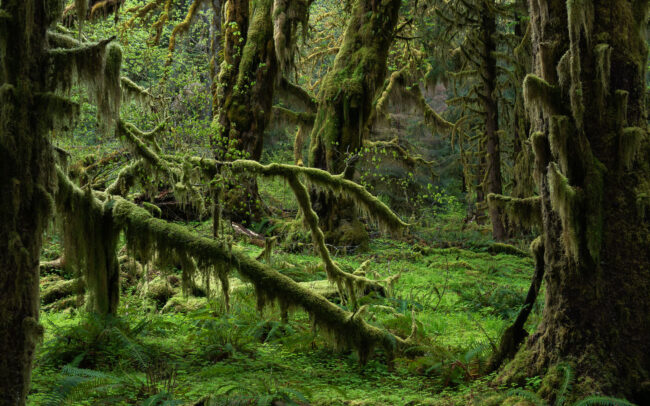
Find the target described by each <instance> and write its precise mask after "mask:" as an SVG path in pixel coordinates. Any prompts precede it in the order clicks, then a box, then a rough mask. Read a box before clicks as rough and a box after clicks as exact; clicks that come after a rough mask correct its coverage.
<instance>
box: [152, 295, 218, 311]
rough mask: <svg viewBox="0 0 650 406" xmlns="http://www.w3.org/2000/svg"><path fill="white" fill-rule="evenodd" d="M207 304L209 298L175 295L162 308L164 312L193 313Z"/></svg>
mask: <svg viewBox="0 0 650 406" xmlns="http://www.w3.org/2000/svg"><path fill="white" fill-rule="evenodd" d="M205 306H207V300H206V299H205V298H199V297H180V296H174V297H172V298H171V299H169V300H168V301H167V303H166V304H165V306H164V307H163V308H162V309H161V312H162V313H191V312H193V311H196V310H199V309H202V308H204V307H205Z"/></svg>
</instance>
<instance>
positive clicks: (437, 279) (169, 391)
mask: <svg viewBox="0 0 650 406" xmlns="http://www.w3.org/2000/svg"><path fill="white" fill-rule="evenodd" d="M190 226H191V227H190V228H191V229H192V230H194V231H195V232H196V233H199V234H209V230H210V224H209V222H206V223H194V224H191V225H190ZM258 226H259V229H260V231H264V227H267V229H268V228H269V226H268V225H261V224H260V225H258ZM442 226H443V225H442V224H441V227H442ZM429 232H431V233H432V232H436V231H435V230H433V231H432V230H429ZM437 232H442V231H437ZM270 233H272V231H271V232H270ZM461 237H463V238H460V239H459V240H458V241H464V243H463V244H458V245H459V247H454V246H452V247H446V248H441V247H436V246H435V245H426V244H424V243H422V242H417V243H414V242H412V241H410V242H407V241H397V240H392V239H385V238H375V239H373V240H372V243H371V245H370V250H369V251H368V252H364V253H356V254H354V255H344V253H343V251H336V250H333V251H332V255H333V256H334V260H335V261H337V262H338V263H339V265H340V267H341V268H342V269H344V270H346V271H349V272H352V271H354V270H355V269H357V268H358V267H359V266H360V265H361V263H363V262H364V261H365V260H367V259H371V264H370V268H369V269H368V271H367V275H368V277H370V278H372V279H384V278H386V277H389V276H394V275H396V274H401V276H400V278H399V280H398V282H397V283H396V284H395V286H394V288H393V292H392V295H391V296H390V297H388V298H385V297H379V296H377V295H375V294H370V295H368V296H366V297H363V298H362V299H361V300H360V303H359V304H360V305H362V306H363V305H367V307H365V313H364V316H363V317H364V318H365V319H366V320H367V321H368V322H369V323H371V324H373V325H376V326H378V327H380V328H384V329H387V330H389V331H391V332H392V333H394V334H396V335H398V336H401V337H403V338H405V337H407V336H408V335H409V334H410V332H411V325H412V319H411V318H412V317H413V316H414V317H415V319H416V324H417V326H418V333H417V338H418V342H419V343H420V345H418V346H414V347H413V348H411V349H409V350H407V351H406V353H404V354H398V356H397V357H396V359H394V360H393V361H392V362H388V361H387V359H386V355H385V354H383V353H382V352H381V351H380V350H378V351H377V352H376V353H375V354H374V356H373V357H372V358H371V360H370V361H369V363H368V364H367V365H365V366H363V367H362V366H360V365H359V363H358V358H357V355H356V353H355V352H351V351H345V350H343V351H342V350H337V349H335V348H332V346H331V345H330V344H329V342H330V341H329V340H328V338H327V337H326V336H324V335H323V334H318V332H316V333H314V332H313V331H312V329H311V328H310V326H311V324H310V321H309V318H308V316H307V314H306V313H304V312H302V311H295V312H293V313H291V314H290V316H289V322H288V323H286V324H285V323H283V322H282V318H281V315H280V312H279V310H278V309H276V308H274V309H269V308H267V309H265V310H264V312H263V313H261V314H260V312H259V311H258V310H257V308H256V305H255V297H254V292H253V289H252V287H250V286H248V285H247V284H244V283H242V282H241V281H239V280H237V279H234V280H233V281H232V282H233V283H232V284H231V286H232V295H231V296H232V297H231V309H230V311H229V312H228V313H226V312H224V307H223V302H222V299H221V297H220V295H219V294H218V292H213V294H212V297H211V298H210V299H208V298H206V297H188V298H184V297H183V296H182V294H181V292H180V290H181V289H180V286H178V285H175V282H176V279H175V278H177V277H178V274H175V273H174V272H178V271H174V270H170V271H167V272H166V273H165V274H158V273H156V271H155V270H150V271H151V272H153V273H154V274H155V275H153V276H150V278H151V279H152V280H156V281H159V280H163V278H166V279H164V280H166V281H167V284H168V285H169V289H170V291H171V294H172V295H173V297H171V298H170V299H169V300H166V302H165V299H156V300H153V299H151V295H146V294H142V293H141V292H139V289H141V288H142V287H141V286H140V287H138V286H137V285H133V286H131V287H125V286H123V296H122V300H121V304H120V308H119V312H118V314H119V317H117V318H114V319H109V320H105V319H101V318H98V317H97V316H91V315H88V314H87V313H85V312H84V311H83V310H82V309H81V308H80V307H78V306H79V300H75V301H72V302H71V303H74V305H73V307H72V308H67V309H65V310H59V311H55V310H50V311H43V312H42V315H41V317H42V321H41V322H42V324H43V325H44V327H45V337H44V341H43V344H42V345H41V346H40V349H39V352H38V356H37V359H36V363H35V370H34V378H33V385H32V392H31V395H30V397H29V404H32V405H46V404H75V405H77V404H78V405H96V404H125V405H126V404H154V405H155V404H192V402H197V401H199V400H203V404H205V405H208V404H214V405H218V404H224V405H230V404H232V405H234V404H271V403H272V402H273V401H283V402H285V404H315V405H406V404H409V405H419V404H422V405H456V404H457V405H463V404H472V402H473V404H481V402H482V401H479V400H480V399H488V398H489V396H492V395H494V394H495V389H494V388H490V387H489V386H487V385H486V384H485V383H486V380H488V379H489V377H485V376H483V373H482V367H483V366H484V363H485V361H486V359H487V357H488V356H489V353H490V351H491V348H492V346H493V345H496V344H498V338H499V335H500V333H501V332H502V331H503V330H504V329H505V328H506V327H507V326H508V324H509V323H510V322H511V320H512V319H513V318H514V317H515V316H516V314H517V312H518V310H519V307H520V306H521V303H523V299H524V297H525V293H526V290H527V288H528V285H529V282H530V277H531V275H532V270H533V260H532V258H529V257H526V256H521V255H512V254H511V253H507V252H506V253H494V251H492V252H491V251H490V250H489V247H490V241H489V240H487V239H484V240H476V239H473V238H474V235H473V234H472V233H466V234H464V235H463V236H461ZM46 241H50V243H49V244H47V245H46V252H48V258H47V259H52V258H54V257H56V255H54V254H53V252H50V251H47V250H48V249H49V250H51V251H56V247H57V244H59V245H60V241H58V240H57V239H56V238H50V239H46ZM468 241H469V242H471V243H468ZM236 243H237V244H239V245H240V246H242V247H243V248H244V249H245V250H247V251H248V252H249V254H250V255H251V256H257V255H258V254H259V253H260V252H261V251H262V248H260V247H257V246H255V245H249V244H248V243H247V242H246V241H239V240H238V239H237V238H236ZM462 246H465V247H471V248H461V247H462ZM44 260H45V258H44ZM271 265H272V266H273V267H274V268H275V269H278V270H279V271H280V272H282V273H284V274H286V275H287V276H290V277H291V278H293V279H295V280H296V281H299V282H304V283H313V281H319V280H323V279H325V272H324V270H323V268H322V266H321V265H320V260H319V259H318V257H316V256H315V255H313V252H311V249H310V248H309V246H308V245H307V246H305V248H304V249H303V250H302V251H299V252H297V253H286V252H283V251H281V250H280V248H278V249H277V250H276V252H274V254H273V255H272V257H271ZM165 275H167V276H165ZM175 275H176V276H175ZM71 276H72V275H67V277H71ZM56 277H61V276H58V275H57V276H56ZM151 283H153V282H149V284H150V286H151ZM319 283H320V282H319ZM321 286H324V287H325V288H327V284H324V285H321ZM199 296H202V295H199ZM161 300H162V302H161ZM331 300H333V301H335V302H337V301H338V297H337V296H336V295H335V294H334V295H332V297H331ZM339 305H341V304H340V303H339ZM538 307H539V305H538V306H537V308H536V309H535V311H534V312H533V314H532V316H531V318H530V320H529V324H528V327H529V328H530V329H532V328H533V327H534V325H535V324H536V323H537V321H538V319H539V308H538ZM528 389H535V388H534V387H530V388H528ZM502 393H503V391H502ZM57 396H58V397H57ZM147 402H148V403H147ZM164 402H168V403H164ZM170 402H171V403H170ZM174 402H176V403H174ZM291 402H294V403H291ZM277 404H280V403H277Z"/></svg>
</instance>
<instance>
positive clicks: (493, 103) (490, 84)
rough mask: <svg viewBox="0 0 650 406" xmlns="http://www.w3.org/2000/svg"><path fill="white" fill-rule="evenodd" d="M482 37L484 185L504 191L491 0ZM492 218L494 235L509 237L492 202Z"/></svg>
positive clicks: (484, 3) (486, 6)
mask: <svg viewBox="0 0 650 406" xmlns="http://www.w3.org/2000/svg"><path fill="white" fill-rule="evenodd" d="M481 7H482V8H483V12H482V13H481V17H480V18H481V23H480V28H479V30H480V34H481V35H480V39H481V41H482V45H483V47H482V49H481V51H482V55H480V58H481V60H482V62H483V63H482V64H481V69H480V77H481V82H482V83H481V84H482V86H481V87H482V89H481V90H482V94H480V95H479V98H480V100H481V103H482V105H483V111H484V113H485V151H486V154H487V155H486V168H485V169H486V170H487V174H486V177H485V181H487V185H484V189H485V190H486V191H487V194H489V193H496V194H501V193H502V192H503V183H502V181H501V148H500V146H499V107H498V103H497V100H496V89H497V61H496V58H495V57H494V53H495V52H496V42H495V41H494V38H493V36H494V35H495V34H496V17H495V14H494V12H491V10H490V5H489V4H488V3H487V0H484V1H482V2H481ZM488 207H489V213H490V221H491V222H492V236H493V237H494V239H495V240H497V241H502V240H504V239H505V238H506V236H507V235H506V234H507V233H506V229H505V227H504V223H503V213H501V211H500V210H499V208H498V207H495V206H492V205H489V206H488Z"/></svg>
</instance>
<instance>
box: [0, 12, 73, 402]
mask: <svg viewBox="0 0 650 406" xmlns="http://www.w3.org/2000/svg"><path fill="white" fill-rule="evenodd" d="M59 3H60V2H56V1H44V0H4V1H2V2H0V83H1V85H0V185H1V187H2V198H1V199H0V405H12V406H14V405H23V404H25V398H26V396H27V392H28V390H29V384H30V374H31V366H32V358H33V354H34V346H35V344H36V342H37V341H38V340H39V339H40V336H41V333H42V327H41V326H40V324H39V323H38V312H39V300H38V286H39V285H38V278H39V266H38V265H39V255H40V250H41V242H42V233H43V229H44V227H45V225H46V223H47V221H48V218H49V216H50V213H51V210H52V205H53V202H52V197H51V192H52V189H53V175H54V172H53V171H54V162H53V157H52V146H51V145H50V142H49V140H48V130H49V118H50V117H51V113H50V112H49V111H48V110H47V103H46V100H47V95H45V94H44V91H45V84H46V75H47V73H48V71H47V66H48V65H47V64H46V63H45V61H46V60H47V58H46V50H45V30H46V28H47V26H48V25H49V24H50V22H51V21H52V20H54V19H55V18H58V16H60V13H61V11H62V10H61V4H59Z"/></svg>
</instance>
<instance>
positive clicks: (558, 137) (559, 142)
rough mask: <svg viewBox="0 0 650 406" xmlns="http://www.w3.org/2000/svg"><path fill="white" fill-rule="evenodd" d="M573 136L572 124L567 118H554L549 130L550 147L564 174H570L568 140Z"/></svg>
mask: <svg viewBox="0 0 650 406" xmlns="http://www.w3.org/2000/svg"><path fill="white" fill-rule="evenodd" d="M570 134H571V123H570V122H569V117H567V116H552V117H551V127H550V129H549V137H548V138H549V146H550V147H551V153H552V154H553V157H554V158H555V159H556V160H557V161H558V163H559V164H560V169H561V170H562V172H564V173H569V156H570V155H569V152H568V144H567V142H568V140H569V137H570Z"/></svg>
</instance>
